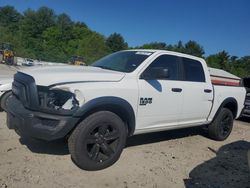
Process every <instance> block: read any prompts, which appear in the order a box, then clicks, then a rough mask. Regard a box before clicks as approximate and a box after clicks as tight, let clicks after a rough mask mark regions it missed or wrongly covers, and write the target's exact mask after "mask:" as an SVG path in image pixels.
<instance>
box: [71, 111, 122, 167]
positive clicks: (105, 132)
mask: <svg viewBox="0 0 250 188" xmlns="http://www.w3.org/2000/svg"><path fill="white" fill-rule="evenodd" d="M126 137H127V129H126V127H125V124H124V122H123V121H122V120H121V118H120V117H119V116H117V115H116V114H114V113H112V112H109V111H100V112H96V113H94V114H92V115H90V116H88V117H87V118H86V119H84V120H83V121H82V122H81V123H80V124H79V125H78V126H77V127H76V128H75V130H74V131H73V132H72V134H71V135H70V137H69V140H68V146H69V151H70V153H71V157H72V160H73V161H74V162H75V163H76V165H77V166H78V167H80V168H81V169H84V170H101V169H104V168H107V167H109V166H111V165H112V164H114V163H115V162H116V161H117V160H118V159H119V157H120V155H121V152H122V150H123V148H124V146H125V143H126Z"/></svg>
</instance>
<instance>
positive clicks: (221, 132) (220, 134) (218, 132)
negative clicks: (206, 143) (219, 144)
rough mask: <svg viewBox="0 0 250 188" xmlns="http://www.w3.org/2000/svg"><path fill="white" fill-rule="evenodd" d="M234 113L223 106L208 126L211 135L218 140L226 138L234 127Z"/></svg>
mask: <svg viewBox="0 0 250 188" xmlns="http://www.w3.org/2000/svg"><path fill="white" fill-rule="evenodd" d="M233 120H234V118H233V114H232V112H231V110H229V109H227V108H222V109H221V110H220V112H219V113H218V114H217V116H216V117H215V119H214V120H213V122H212V123H211V124H210V125H209V126H208V134H209V137H210V138H212V139H214V140H217V141H223V140H225V139H226V138H227V137H228V136H229V135H230V133H231V132H232V129H233Z"/></svg>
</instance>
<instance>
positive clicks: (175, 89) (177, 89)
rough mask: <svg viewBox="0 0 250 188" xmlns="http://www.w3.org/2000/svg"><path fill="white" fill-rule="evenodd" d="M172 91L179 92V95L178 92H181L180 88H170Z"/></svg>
mask: <svg viewBox="0 0 250 188" xmlns="http://www.w3.org/2000/svg"><path fill="white" fill-rule="evenodd" d="M172 91H173V92H179V93H180V92H181V91H182V89H181V88H172Z"/></svg>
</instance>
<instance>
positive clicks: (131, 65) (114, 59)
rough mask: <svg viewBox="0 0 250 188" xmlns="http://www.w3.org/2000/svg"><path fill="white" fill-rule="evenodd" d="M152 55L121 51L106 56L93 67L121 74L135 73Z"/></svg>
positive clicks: (149, 53)
mask: <svg viewBox="0 0 250 188" xmlns="http://www.w3.org/2000/svg"><path fill="white" fill-rule="evenodd" d="M151 54H152V53H151V52H145V51H121V52H116V53H113V54H110V55H108V56H105V57H103V58H101V59H100V60H98V61H96V62H95V63H93V64H92V65H91V66H94V67H100V68H103V69H109V70H114V71H120V72H133V71H134V70H135V69H136V68H137V67H138V66H139V65H140V64H141V63H142V62H143V61H144V60H145V59H147V58H148V57H149V56H150V55H151Z"/></svg>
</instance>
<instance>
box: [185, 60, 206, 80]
mask: <svg viewBox="0 0 250 188" xmlns="http://www.w3.org/2000/svg"><path fill="white" fill-rule="evenodd" d="M181 59H182V61H181V62H182V70H183V71H182V72H183V74H182V77H183V78H182V80H183V81H189V82H205V74H204V70H203V67H202V65H201V62H199V61H197V60H193V59H189V58H184V57H182V58H181Z"/></svg>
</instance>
